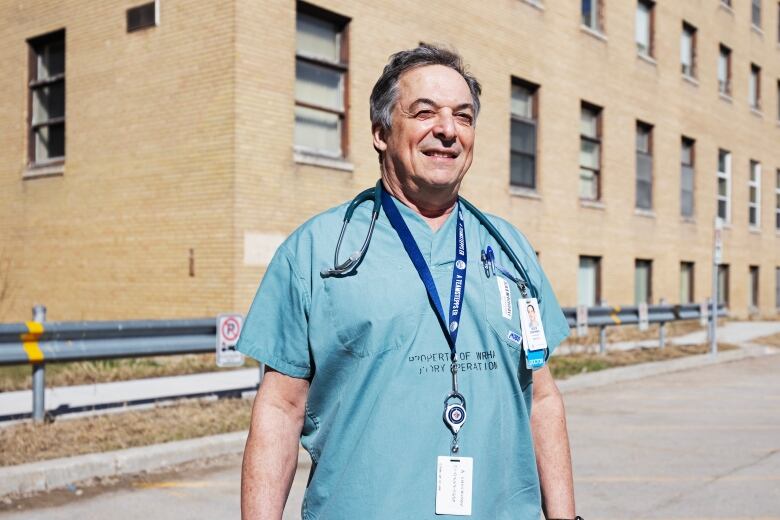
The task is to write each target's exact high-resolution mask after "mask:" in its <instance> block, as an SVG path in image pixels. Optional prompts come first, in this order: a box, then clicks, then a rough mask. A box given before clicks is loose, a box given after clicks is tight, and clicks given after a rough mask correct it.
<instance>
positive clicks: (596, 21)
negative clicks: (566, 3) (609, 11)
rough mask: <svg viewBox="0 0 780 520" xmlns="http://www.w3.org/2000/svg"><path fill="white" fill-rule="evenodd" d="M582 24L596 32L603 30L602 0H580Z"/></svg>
mask: <svg viewBox="0 0 780 520" xmlns="http://www.w3.org/2000/svg"><path fill="white" fill-rule="evenodd" d="M580 5H581V10H582V25H584V26H585V27H587V28H589V29H592V30H594V31H597V32H604V23H603V20H604V16H603V13H602V12H601V11H602V9H603V8H604V2H603V0H582V1H581V3H580Z"/></svg>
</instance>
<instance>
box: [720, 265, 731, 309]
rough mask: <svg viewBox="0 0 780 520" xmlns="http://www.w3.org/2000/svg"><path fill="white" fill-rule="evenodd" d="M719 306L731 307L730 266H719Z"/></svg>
mask: <svg viewBox="0 0 780 520" xmlns="http://www.w3.org/2000/svg"><path fill="white" fill-rule="evenodd" d="M718 305H725V306H726V307H728V306H729V266H728V264H720V265H718Z"/></svg>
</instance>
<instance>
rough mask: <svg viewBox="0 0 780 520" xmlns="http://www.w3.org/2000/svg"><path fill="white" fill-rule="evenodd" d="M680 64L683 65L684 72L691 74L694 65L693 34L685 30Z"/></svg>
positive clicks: (681, 39) (681, 43)
mask: <svg viewBox="0 0 780 520" xmlns="http://www.w3.org/2000/svg"><path fill="white" fill-rule="evenodd" d="M680 63H682V64H683V72H686V73H688V74H690V73H691V72H692V71H691V66H692V65H693V33H692V32H691V31H690V30H689V29H687V28H683V32H682V37H681V38H680Z"/></svg>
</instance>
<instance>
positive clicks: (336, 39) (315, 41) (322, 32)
mask: <svg viewBox="0 0 780 520" xmlns="http://www.w3.org/2000/svg"><path fill="white" fill-rule="evenodd" d="M296 28H297V31H298V32H297V38H296V52H297V53H298V54H303V55H306V56H312V57H316V58H321V59H324V60H328V61H332V62H336V63H337V62H340V61H341V56H340V54H341V48H340V43H341V42H340V35H339V32H338V28H337V27H336V25H335V24H334V23H332V22H328V21H325V20H320V19H319V18H314V17H313V16H309V15H307V14H300V13H299V14H298V17H297V23H296Z"/></svg>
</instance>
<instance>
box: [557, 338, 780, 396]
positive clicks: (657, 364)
mask: <svg viewBox="0 0 780 520" xmlns="http://www.w3.org/2000/svg"><path fill="white" fill-rule="evenodd" d="M778 353H780V349H777V348H775V347H768V346H764V345H754V344H751V343H745V344H744V346H742V347H740V348H738V349H737V350H727V351H725V352H718V355H717V357H712V355H711V354H700V355H697V356H685V357H681V358H677V359H670V360H668V361H651V362H649V363H640V364H638V365H631V366H626V367H617V368H609V369H606V370H600V371H598V372H591V373H586V374H580V375H576V376H572V377H570V378H568V379H564V380H561V381H557V385H558V390H560V391H561V393H563V394H567V393H572V392H578V391H581V390H587V389H589V388H597V387H600V386H605V385H610V384H613V383H623V382H627V381H635V380H637V379H643V378H645V377H651V376H657V375H662V374H671V373H674V372H680V371H682V370H690V369H693V368H701V367H706V366H710V365H717V364H720V363H732V362H734V361H741V360H743V359H750V358H754V357H762V356H771V355H776V354H778Z"/></svg>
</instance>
